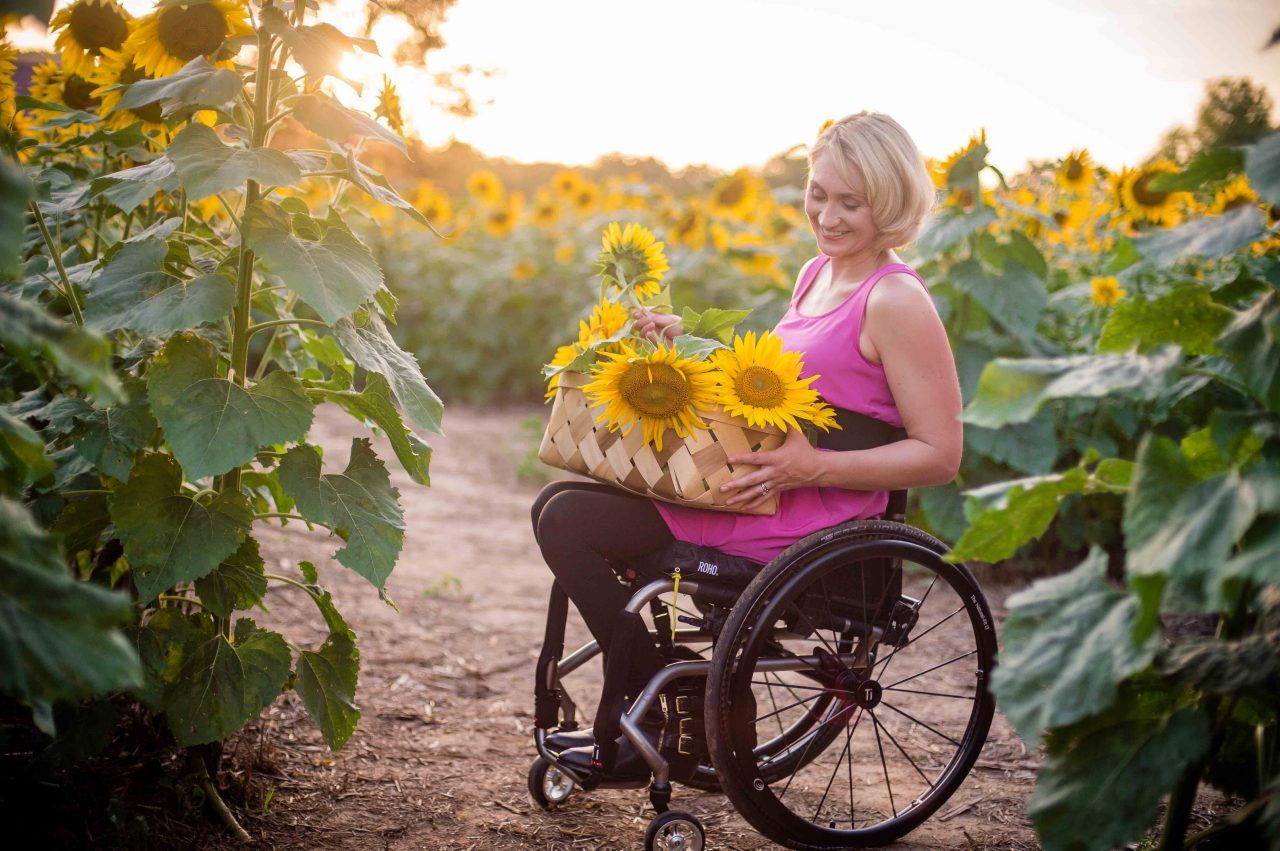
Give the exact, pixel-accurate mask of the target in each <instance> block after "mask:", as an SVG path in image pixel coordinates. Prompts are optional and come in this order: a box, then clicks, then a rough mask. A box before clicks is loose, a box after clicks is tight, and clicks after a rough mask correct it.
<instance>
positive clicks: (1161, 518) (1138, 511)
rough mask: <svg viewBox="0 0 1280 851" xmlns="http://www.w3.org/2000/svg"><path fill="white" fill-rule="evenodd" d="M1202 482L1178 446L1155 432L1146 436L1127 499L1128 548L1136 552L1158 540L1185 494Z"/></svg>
mask: <svg viewBox="0 0 1280 851" xmlns="http://www.w3.org/2000/svg"><path fill="white" fill-rule="evenodd" d="M1198 481H1199V477H1198V476H1196V474H1195V471H1194V470H1193V469H1192V468H1191V463H1190V462H1189V461H1188V460H1187V458H1186V456H1185V455H1183V454H1182V450H1181V449H1179V447H1178V444H1176V443H1174V442H1173V441H1172V440H1170V439H1169V438H1167V437H1160V436H1158V435H1156V434H1154V433H1149V434H1147V435H1146V436H1144V437H1143V439H1142V442H1141V443H1139V444H1138V452H1137V455H1136V456H1135V458H1134V467H1133V482H1132V485H1131V486H1130V488H1129V493H1128V494H1127V495H1126V497H1125V506H1124V540H1125V546H1126V547H1127V548H1128V549H1130V550H1136V549H1138V548H1140V547H1141V546H1142V545H1143V544H1145V543H1146V542H1147V541H1149V540H1151V539H1152V538H1153V537H1155V535H1156V533H1157V532H1159V531H1160V529H1162V528H1163V527H1164V525H1165V521H1166V520H1167V519H1168V517H1169V512H1170V511H1172V510H1173V506H1174V505H1176V504H1177V502H1178V500H1179V499H1180V498H1181V497H1182V494H1184V493H1186V492H1187V491H1188V490H1190V489H1191V488H1193V487H1195V484H1196V482H1198Z"/></svg>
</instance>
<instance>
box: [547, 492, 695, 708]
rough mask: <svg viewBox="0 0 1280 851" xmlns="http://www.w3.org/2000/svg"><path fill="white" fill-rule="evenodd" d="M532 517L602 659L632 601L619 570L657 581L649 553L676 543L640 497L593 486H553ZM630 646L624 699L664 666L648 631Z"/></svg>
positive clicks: (553, 567)
mask: <svg viewBox="0 0 1280 851" xmlns="http://www.w3.org/2000/svg"><path fill="white" fill-rule="evenodd" d="M530 513H531V515H532V519H533V534H534V537H535V538H536V539H537V541H538V547H539V548H540V549H541V550H542V557H543V559H545V560H546V562H547V566H548V567H550V568H551V572H552V573H553V574H555V577H556V582H557V583H559V585H560V587H561V588H563V589H564V591H565V593H566V594H568V595H569V599H570V600H572V601H573V604H574V605H575V606H577V608H578V611H579V612H581V613H582V619H583V620H584V621H586V624H587V629H589V630H590V631H591V635H592V636H593V637H595V639H596V641H598V642H600V647H601V649H602V650H604V652H605V653H606V654H607V653H608V652H609V644H610V640H611V639H612V638H613V629H614V625H615V624H616V623H617V622H618V616H619V615H620V614H621V613H622V610H623V609H624V608H626V605H627V600H629V599H630V596H631V595H630V592H628V591H627V589H626V588H625V587H624V586H623V585H622V583H621V582H620V581H619V578H618V573H620V572H621V571H622V570H624V569H626V568H628V567H630V568H632V569H634V570H636V571H637V572H638V573H639V574H640V575H641V576H642V578H646V579H654V578H657V577H658V575H659V574H658V572H657V568H656V566H655V565H652V564H650V563H649V560H648V559H647V558H646V556H651V555H652V554H653V553H654V551H655V550H659V549H661V548H663V547H665V546H667V544H669V543H671V541H672V540H673V538H672V536H671V532H670V530H668V529H667V524H666V522H665V521H663V519H662V515H660V514H659V513H658V510H657V509H656V508H654V507H653V503H652V502H651V501H650V500H648V499H646V498H645V497H642V496H635V495H632V494H629V493H626V492H625V491H622V490H619V489H618V488H615V487H611V486H609V485H605V484H599V483H596V482H553V483H551V484H549V485H547V486H546V487H544V488H543V489H542V492H541V493H539V494H538V497H537V499H535V500H534V502H533V508H532V510H531V512H530ZM632 648H633V650H632V654H633V655H632V664H631V669H630V673H629V676H628V678H627V694H628V695H629V696H634V695H636V694H638V693H639V691H640V689H642V688H643V687H644V685H645V683H647V682H648V681H649V678H650V677H651V676H652V675H653V674H654V672H656V671H657V670H658V669H659V668H661V667H663V665H664V664H666V663H665V660H664V659H663V658H662V655H661V654H660V653H659V652H658V648H657V646H656V645H655V644H654V643H653V641H652V640H650V639H649V637H648V635H647V634H646V635H645V636H643V637H640V636H637V637H636V640H635V641H633V642H632Z"/></svg>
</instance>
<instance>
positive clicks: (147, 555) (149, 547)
mask: <svg viewBox="0 0 1280 851" xmlns="http://www.w3.org/2000/svg"><path fill="white" fill-rule="evenodd" d="M111 519H112V520H113V521H115V524H116V531H117V532H119V534H120V540H121V541H122V542H123V543H124V551H125V554H126V555H127V556H128V557H129V562H130V563H131V564H132V565H133V572H134V584H135V585H136V586H137V588H138V601H139V602H141V603H143V604H146V603H150V602H151V601H152V600H154V599H155V598H156V595H157V594H159V593H160V592H161V591H164V590H165V589H166V588H172V587H173V586H174V585H176V584H178V583H179V582H191V581H193V580H196V579H199V578H200V577H202V576H205V575H206V574H208V573H209V572H210V571H212V570H213V569H214V568H216V567H217V566H218V565H219V564H221V562H222V560H223V559H225V558H227V557H228V556H229V555H231V554H232V553H233V552H235V551H236V548H237V547H239V546H240V542H241V541H243V540H244V539H245V536H246V535H247V534H248V533H249V525H250V524H251V523H252V522H253V510H252V509H251V508H250V507H249V500H248V499H247V498H246V497H245V496H244V495H242V494H238V493H233V492H230V491H226V492H223V493H219V494H217V495H216V496H214V497H213V498H212V499H210V500H208V502H207V503H205V502H197V501H196V500H194V499H192V498H191V497H190V496H188V495H187V494H185V493H183V492H182V470H181V469H180V468H179V467H178V465H177V463H176V462H175V461H174V460H173V459H172V458H170V457H169V456H168V455H162V454H159V453H147V454H144V455H143V456H142V457H140V458H139V459H138V460H137V461H136V462H135V463H134V465H133V472H132V473H131V474H130V475H129V481H128V482H126V483H125V484H123V485H121V486H120V487H119V488H116V490H115V493H113V494H112V497H111Z"/></svg>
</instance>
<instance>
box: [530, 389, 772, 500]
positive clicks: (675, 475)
mask: <svg viewBox="0 0 1280 851" xmlns="http://www.w3.org/2000/svg"><path fill="white" fill-rule="evenodd" d="M590 381H591V378H590V377H589V376H587V375H585V374H583V373H580V372H562V373H560V381H559V383H558V385H557V388H556V395H555V401H554V402H553V403H552V406H551V418H550V419H549V420H548V422H547V430H546V432H545V433H544V434H543V436H542V445H541V447H539V449H538V458H539V460H541V461H542V462H543V463H544V464H547V465H549V466H551V467H556V468H558V469H561V470H568V471H570V472H573V473H579V474H581V475H584V476H589V477H590V478H592V479H595V480H596V481H600V482H605V483H606V484H611V485H616V486H617V487H620V488H622V489H623V490H627V491H630V492H632V493H636V494H640V495H641V496H647V497H650V498H652V499H660V500H662V501H663V502H671V503H675V504H677V505H686V506H692V507H695V508H707V509H712V510H717V511H731V512H736V513H748V514H773V513H775V512H776V511H777V510H778V497H777V495H774V496H772V497H771V498H770V499H769V500H767V501H766V502H765V503H764V504H763V505H761V506H759V507H757V508H754V509H752V510H751V511H748V512H744V511H743V510H742V509H741V508H739V507H738V506H728V505H725V504H724V501H725V499H726V498H728V497H730V496H734V493H722V492H721V491H720V486H721V485H722V484H724V483H725V482H727V481H729V480H730V479H732V478H735V477H738V476H742V475H745V474H747V473H749V472H751V471H752V470H755V469H756V467H754V466H751V465H749V464H738V465H736V466H730V465H729V463H728V458H729V456H730V455H735V454H739V453H745V452H753V451H759V450H763V449H776V448H778V447H779V446H781V445H782V442H783V440H784V436H783V434H782V433H781V432H780V431H778V430H777V429H772V428H770V429H760V428H755V427H753V426H750V425H748V424H747V421H746V420H745V419H743V418H742V417H736V416H732V415H731V414H727V413H725V412H724V410H723V409H721V408H720V407H719V406H716V407H714V408H712V409H711V410H709V411H702V412H700V413H701V414H702V419H703V421H704V422H706V424H707V425H708V426H709V429H708V430H706V431H703V430H701V429H695V430H694V432H693V434H691V435H690V436H688V437H680V436H678V435H677V434H676V433H675V431H674V430H673V429H667V431H666V433H664V434H663V435H662V451H661V452H659V451H658V450H656V449H654V448H653V447H652V446H650V445H649V444H647V443H645V442H644V437H643V429H642V428H641V427H640V425H639V424H637V425H635V426H634V427H633V428H632V429H631V431H630V432H629V433H628V434H627V435H626V436H625V437H624V436H623V435H622V433H621V432H620V431H614V432H611V431H609V429H608V428H607V427H606V426H605V425H604V424H603V423H598V422H596V416H597V415H598V414H599V413H600V412H602V411H603V408H597V409H596V410H594V411H593V410H592V409H591V408H588V407H587V397H586V394H584V393H583V392H582V387H583V386H584V385H586V384H587V383H589V382H590Z"/></svg>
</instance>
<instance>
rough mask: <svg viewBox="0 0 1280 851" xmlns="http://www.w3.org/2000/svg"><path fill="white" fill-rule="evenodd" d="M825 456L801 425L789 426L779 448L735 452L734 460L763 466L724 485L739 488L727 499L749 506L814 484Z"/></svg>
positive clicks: (735, 463) (732, 488)
mask: <svg viewBox="0 0 1280 851" xmlns="http://www.w3.org/2000/svg"><path fill="white" fill-rule="evenodd" d="M821 458H822V456H821V454H820V453H819V452H818V450H817V449H814V448H813V446H812V445H811V444H810V443H809V440H808V438H806V437H805V436H804V432H802V431H801V430H800V429H797V428H791V429H788V430H787V436H786V440H784V441H783V443H782V445H781V446H779V447H778V448H777V449H765V450H762V451H760V452H748V453H746V454H743V455H731V456H729V459H728V460H729V463H730V464H733V465H735V466H736V465H738V464H753V465H755V466H757V467H759V468H760V469H758V470H755V471H753V472H750V473H747V474H746V475H745V476H740V477H738V478H736V479H730V480H729V481H727V482H725V483H724V484H723V485H721V486H720V490H721V491H724V492H730V491H734V490H738V491H739V492H738V493H736V494H734V495H733V496H731V497H730V498H729V499H727V500H725V504H726V505H733V506H736V507H739V508H741V509H744V510H749V509H753V508H756V507H757V506H760V505H763V504H764V503H765V502H766V501H768V500H769V499H770V498H771V497H773V496H774V495H775V494H777V493H779V492H781V491H784V490H791V489H792V488H803V487H811V486H813V485H814V483H815V482H817V481H818V477H819V476H820V475H821V474H822V463H821ZM761 485H764V487H763V488H762V487H761Z"/></svg>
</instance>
